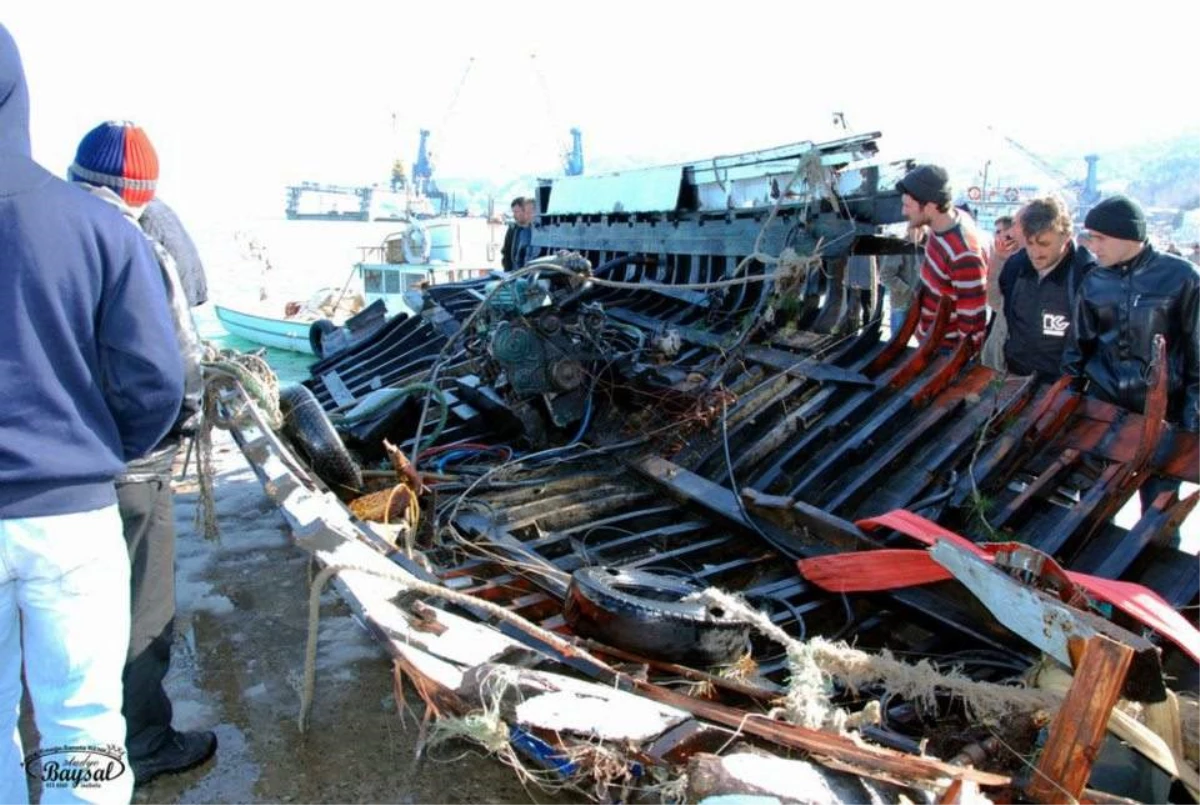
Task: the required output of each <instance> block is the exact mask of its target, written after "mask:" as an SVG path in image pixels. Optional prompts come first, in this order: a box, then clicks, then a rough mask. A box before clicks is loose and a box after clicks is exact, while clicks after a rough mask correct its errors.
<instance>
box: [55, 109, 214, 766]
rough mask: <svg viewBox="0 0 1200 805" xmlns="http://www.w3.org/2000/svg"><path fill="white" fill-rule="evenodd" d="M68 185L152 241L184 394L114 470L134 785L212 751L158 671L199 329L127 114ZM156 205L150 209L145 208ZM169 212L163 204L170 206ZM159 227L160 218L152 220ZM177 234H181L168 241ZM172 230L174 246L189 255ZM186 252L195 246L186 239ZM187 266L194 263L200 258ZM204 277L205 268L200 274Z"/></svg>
mask: <svg viewBox="0 0 1200 805" xmlns="http://www.w3.org/2000/svg"><path fill="white" fill-rule="evenodd" d="M69 175H70V178H71V179H72V181H73V182H75V184H77V185H79V186H80V187H82V188H84V189H85V190H87V191H88V192H89V193H91V194H92V195H94V196H97V197H98V198H101V199H103V200H104V201H106V202H108V203H109V204H112V205H113V206H114V207H116V208H117V209H118V210H120V211H121V212H122V214H124V215H125V217H126V219H127V220H128V221H129V226H130V227H132V228H135V229H137V230H138V232H139V234H140V235H141V236H142V237H144V238H146V239H147V240H148V241H149V242H150V244H151V246H152V247H153V249H154V253H155V256H156V257H157V258H158V264H159V269H160V271H161V275H162V282H163V285H164V287H165V288H166V290H167V299H168V301H169V302H170V306H171V314H172V320H173V324H174V328H175V340H176V343H177V346H178V351H179V354H180V356H181V357H182V358H183V363H184V369H185V388H184V392H185V393H184V402H183V405H182V407H181V408H180V412H179V416H178V417H177V418H176V421H175V425H174V426H173V427H172V428H171V430H170V432H168V433H167V435H166V436H165V437H163V439H162V440H161V441H160V442H159V443H158V444H157V445H156V446H155V447H154V449H153V450H151V451H150V452H149V453H147V454H146V455H145V456H143V457H142V458H140V459H137V460H135V461H131V462H129V463H128V464H127V465H126V467H125V472H124V473H123V474H122V475H121V476H120V477H119V478H118V479H117V502H118V505H119V508H120V513H121V520H122V523H123V526H124V532H125V542H126V545H127V547H128V550H129V561H130V569H131V576H130V592H131V598H132V621H131V624H130V627H131V628H130V640H129V651H128V655H127V658H126V663H125V669H124V674H123V682H124V708H123V712H124V714H125V720H126V722H127V724H128V735H127V737H126V747H127V749H128V751H129V762H130V766H131V767H132V769H133V773H134V779H135V781H136V782H137V783H138V784H139V785H140V784H143V783H147V782H149V781H150V780H152V779H154V778H155V777H157V776H159V775H161V774H173V773H176V772H182V771H186V770H187V769H190V768H194V767H195V766H198V765H200V764H201V763H203V762H204V761H206V760H208V759H209V758H210V757H212V755H213V753H214V752H215V751H216V746H217V739H216V735H215V734H214V733H212V732H179V731H177V730H175V729H173V728H172V727H171V719H172V714H173V713H172V707H171V700H170V699H169V698H168V697H167V693H166V690H165V689H164V688H163V680H164V679H165V678H166V675H167V671H168V669H169V667H170V663H171V644H172V642H173V641H174V635H175V514H174V504H173V501H172V497H171V468H172V465H173V464H174V461H175V456H176V454H177V453H178V451H179V445H180V442H181V441H182V440H183V438H184V437H186V436H187V435H189V434H191V433H194V432H195V429H196V425H197V420H198V418H199V416H200V410H201V408H202V400H201V397H202V392H203V384H202V379H201V375H200V357H201V347H200V336H199V334H198V333H197V331H196V325H195V323H194V322H193V321H192V315H191V311H190V310H189V308H190V305H189V297H188V294H187V291H186V288H185V284H184V282H183V281H182V278H181V272H180V266H179V264H178V263H177V262H176V260H175V258H174V256H173V253H172V251H171V250H169V249H168V248H167V247H166V245H164V243H163V241H162V240H156V239H155V238H153V237H151V236H150V233H148V232H147V231H146V230H144V229H143V228H142V224H141V223H140V221H141V220H142V219H146V218H147V217H148V216H150V217H151V218H152V219H153V220H154V221H156V222H158V223H159V224H163V223H167V224H171V225H170V226H167V227H166V229H170V230H172V231H174V230H175V229H177V230H178V232H175V234H176V235H181V236H182V239H186V241H187V243H188V244H190V243H191V240H190V239H189V238H187V236H186V232H184V231H183V229H182V224H180V223H179V222H178V219H177V218H174V213H171V214H170V217H171V218H173V224H172V223H171V222H170V221H165V220H164V215H163V213H162V206H163V205H155V203H154V202H155V198H154V194H155V191H156V189H157V181H158V155H157V153H156V152H155V150H154V146H153V144H151V142H150V138H149V137H148V136H147V135H146V132H145V131H143V130H142V129H140V128H139V127H137V126H135V125H134V124H132V123H129V122H128V121H110V122H107V123H101V124H100V125H99V126H97V127H96V128H94V129H92V130H91V131H89V132H88V133H87V134H86V135H84V137H83V140H82V141H80V143H79V148H78V150H77V152H76V154H75V161H74V162H73V163H72V165H71V167H70V170H69ZM152 211H156V212H155V215H153V216H152V215H151V212H152ZM168 212H169V209H168ZM160 228H161V227H160ZM176 241H179V242H176ZM181 243H182V240H180V238H172V239H171V245H173V247H174V251H175V253H180V254H181V256H182V257H184V258H185V259H187V260H192V258H193V257H194V255H189V254H187V253H186V250H181V249H180V245H181ZM193 251H194V248H193ZM192 268H193V270H194V269H196V268H198V261H196V266H195V267H192ZM200 283H201V284H203V277H202V276H201V277H200Z"/></svg>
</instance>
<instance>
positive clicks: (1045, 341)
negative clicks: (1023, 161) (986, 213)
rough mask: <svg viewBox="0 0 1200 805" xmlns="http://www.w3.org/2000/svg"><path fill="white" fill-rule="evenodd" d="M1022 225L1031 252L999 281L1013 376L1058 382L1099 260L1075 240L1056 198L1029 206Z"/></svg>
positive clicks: (1007, 267)
mask: <svg viewBox="0 0 1200 805" xmlns="http://www.w3.org/2000/svg"><path fill="white" fill-rule="evenodd" d="M1018 226H1020V227H1021V233H1022V235H1023V236H1024V241H1025V248H1023V249H1020V250H1019V251H1017V252H1016V253H1015V254H1013V255H1012V256H1011V257H1009V258H1008V259H1007V260H1006V261H1005V262H1004V267H1003V268H1002V269H1001V271H1000V277H999V289H1000V294H1001V296H1002V299H1003V306H1004V308H1003V309H1004V319H1005V322H1006V323H1007V325H1008V327H1007V337H1006V339H1005V341H1004V362H1005V365H1006V366H1007V368H1008V371H1010V372H1012V373H1013V374H1017V375H1034V374H1035V375H1037V376H1038V377H1039V378H1040V379H1042V380H1057V379H1058V378H1059V377H1060V376H1061V374H1062V370H1061V366H1062V355H1063V351H1064V348H1065V347H1066V345H1067V332H1068V331H1069V329H1070V324H1071V310H1072V309H1073V307H1074V304H1073V302H1074V300H1075V299H1076V297H1077V296H1078V295H1079V286H1080V285H1081V284H1082V283H1083V280H1084V277H1086V276H1087V274H1088V272H1089V271H1091V269H1092V268H1093V267H1095V265H1096V259H1095V258H1094V257H1093V256H1092V254H1091V252H1089V251H1088V250H1087V249H1085V248H1083V247H1082V246H1076V245H1075V243H1074V242H1072V240H1071V229H1072V227H1071V216H1070V214H1069V213H1068V212H1067V208H1066V207H1065V206H1064V205H1063V203H1062V202H1061V201H1060V200H1058V199H1057V198H1054V197H1053V196H1049V197H1046V198H1039V199H1036V200H1034V201H1031V202H1030V203H1029V204H1027V205H1026V206H1025V208H1024V209H1023V211H1022V214H1021V219H1020V223H1019V224H1018Z"/></svg>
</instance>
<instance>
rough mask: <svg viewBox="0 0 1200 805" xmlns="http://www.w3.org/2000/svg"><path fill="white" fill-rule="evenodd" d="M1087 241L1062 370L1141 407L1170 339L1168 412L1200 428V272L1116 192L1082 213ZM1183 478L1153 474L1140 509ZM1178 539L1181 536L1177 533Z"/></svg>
mask: <svg viewBox="0 0 1200 805" xmlns="http://www.w3.org/2000/svg"><path fill="white" fill-rule="evenodd" d="M1084 228H1085V229H1086V230H1087V232H1086V233H1085V237H1086V242H1087V244H1088V247H1089V248H1090V249H1091V251H1092V253H1093V254H1094V255H1095V256H1096V261H1097V263H1099V266H1098V267H1097V268H1094V269H1093V270H1092V271H1090V272H1089V273H1088V275H1087V277H1086V278H1085V279H1084V281H1083V285H1081V286H1080V289H1079V294H1078V298H1077V299H1076V300H1075V311H1074V315H1073V319H1072V324H1071V328H1070V334H1069V338H1068V343H1067V348H1066V350H1065V351H1064V353H1063V367H1062V368H1063V372H1064V373H1065V374H1069V375H1073V376H1075V377H1079V378H1083V379H1085V380H1086V381H1087V393H1088V394H1089V395H1091V396H1094V397H1098V398H1100V399H1102V400H1106V401H1108V402H1111V403H1115V404H1116V405H1119V406H1121V407H1123V408H1127V409H1129V410H1131V411H1137V412H1139V413H1140V412H1142V411H1143V410H1144V409H1145V406H1146V392H1147V389H1148V379H1149V377H1150V362H1151V360H1152V358H1153V354H1154V353H1153V349H1154V338H1155V336H1157V335H1161V336H1163V337H1164V338H1165V339H1166V345H1167V377H1168V388H1167V419H1168V420H1169V421H1171V422H1174V423H1176V424H1177V425H1179V426H1181V427H1182V428H1183V429H1184V430H1187V431H1191V432H1193V433H1194V432H1196V431H1197V430H1200V331H1198V325H1197V317H1198V316H1200V274H1198V273H1197V270H1196V267H1195V266H1193V265H1192V264H1191V263H1189V262H1187V261H1186V260H1183V259H1182V258H1179V257H1174V256H1172V255H1169V254H1161V253H1159V252H1157V251H1155V250H1154V248H1153V247H1152V246H1151V245H1150V244H1149V243H1148V242H1147V241H1146V219H1145V217H1144V215H1143V214H1142V210H1141V208H1140V207H1138V205H1137V203H1136V202H1134V201H1133V200H1131V199H1129V198H1126V197H1124V196H1112V197H1110V198H1107V199H1105V200H1104V201H1102V202H1100V203H1099V204H1097V205H1096V206H1095V207H1093V208H1092V210H1091V211H1090V212H1089V213H1088V214H1087V218H1086V219H1084ZM1178 488H1179V483H1178V482H1177V481H1171V480H1168V479H1163V478H1152V479H1148V480H1147V481H1146V482H1145V483H1144V484H1143V485H1142V487H1141V489H1140V490H1139V491H1140V494H1141V498H1142V510H1143V511H1145V510H1146V508H1147V507H1148V506H1149V505H1150V504H1151V503H1152V502H1153V500H1154V498H1155V497H1156V496H1157V495H1158V494H1160V493H1162V492H1164V491H1167V490H1169V489H1175V490H1178ZM1175 539H1176V542H1177V541H1178V535H1176V537H1175Z"/></svg>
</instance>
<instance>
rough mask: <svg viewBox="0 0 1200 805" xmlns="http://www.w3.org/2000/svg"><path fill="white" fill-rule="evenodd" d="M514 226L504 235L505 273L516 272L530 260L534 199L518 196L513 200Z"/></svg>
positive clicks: (501, 257)
mask: <svg viewBox="0 0 1200 805" xmlns="http://www.w3.org/2000/svg"><path fill="white" fill-rule="evenodd" d="M512 215H513V221H514V222H515V223H514V225H513V226H510V227H509V228H508V231H507V232H505V233H504V248H503V249H502V250H501V254H500V265H501V267H502V268H503V269H504V270H505V271H516V270H517V269H518V268H521V267H523V266H524V265H525V261H526V260H527V259H529V241H530V237H531V235H532V234H533V199H528V198H525V197H524V196H517V197H516V198H514V199H513V200H512Z"/></svg>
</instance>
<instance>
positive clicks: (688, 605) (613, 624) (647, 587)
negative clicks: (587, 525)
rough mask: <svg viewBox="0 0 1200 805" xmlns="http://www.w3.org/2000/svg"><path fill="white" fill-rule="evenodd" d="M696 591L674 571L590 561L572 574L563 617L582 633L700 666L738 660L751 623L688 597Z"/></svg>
mask: <svg viewBox="0 0 1200 805" xmlns="http://www.w3.org/2000/svg"><path fill="white" fill-rule="evenodd" d="M696 592H699V589H698V588H697V587H695V586H694V585H692V584H689V583H688V582H686V581H684V580H682V579H677V578H672V577H670V576H662V575H658V574H656V573H648V572H645V571H641V570H619V569H616V568H606V567H585V568H580V569H579V570H576V571H575V572H574V573H573V574H572V577H571V584H570V586H569V587H568V588H567V600H566V604H565V606H564V607H563V617H564V618H565V619H566V621H567V623H569V624H570V625H571V628H572V629H573V630H574V631H575V633H576V634H578V635H580V636H582V637H590V638H593V639H595V640H599V641H600V642H602V643H606V644H608V645H610V646H613V647H615V648H620V649H624V650H626V651H631V652H633V653H634V654H638V655H640V656H643V657H646V658H648V659H656V660H664V661H667V662H673V663H677V664H681V665H694V666H699V667H711V666H715V665H726V664H728V663H731V662H733V661H734V660H736V659H737V658H738V657H740V656H741V655H742V654H743V653H745V651H746V649H747V647H748V645H749V642H748V641H749V636H750V626H749V624H747V623H744V622H741V621H737V620H733V619H732V618H731V617H730V616H729V613H726V612H723V611H720V610H715V609H713V608H712V607H709V606H706V605H704V604H702V603H700V602H698V601H684V600H683V599H684V598H686V597H687V596H689V595H692V594H693V593H696Z"/></svg>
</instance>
